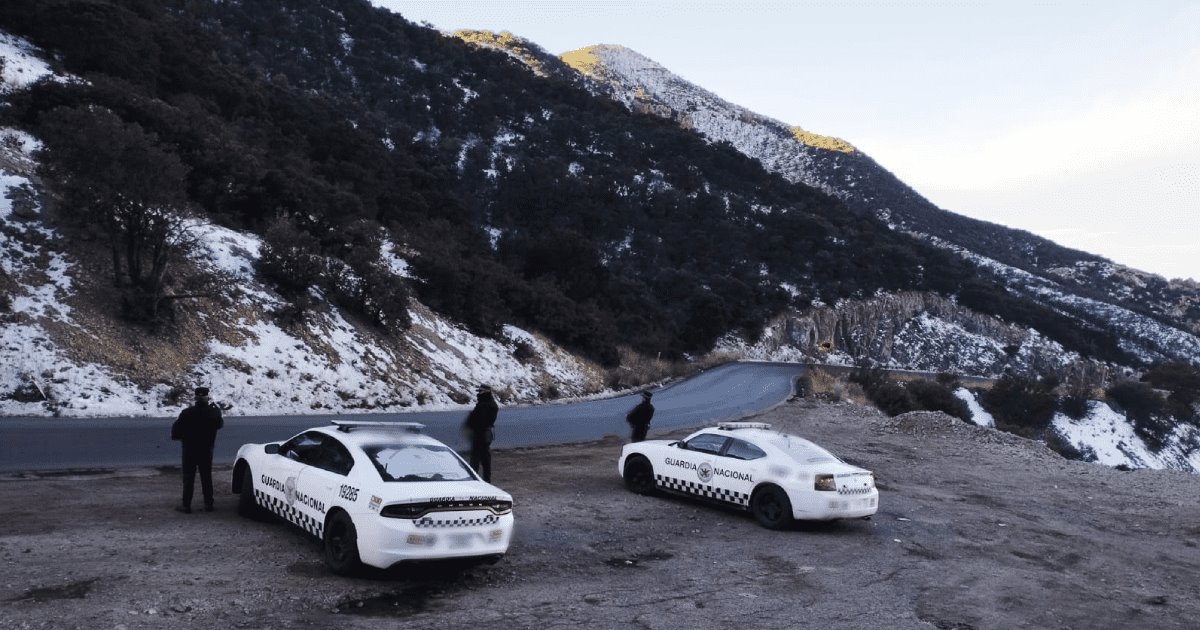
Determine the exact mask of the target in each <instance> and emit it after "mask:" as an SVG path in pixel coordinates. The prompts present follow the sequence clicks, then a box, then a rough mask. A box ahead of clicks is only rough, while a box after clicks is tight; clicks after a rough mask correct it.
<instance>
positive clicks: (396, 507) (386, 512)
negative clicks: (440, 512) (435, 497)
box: [379, 503, 429, 518]
mask: <svg viewBox="0 0 1200 630" xmlns="http://www.w3.org/2000/svg"><path fill="white" fill-rule="evenodd" d="M428 510H429V504H428V503H396V504H393V505H389V506H386V507H384V508H383V509H382V510H380V511H379V514H380V515H382V516H386V517H388V518H417V517H418V516H420V515H422V514H424V513H425V512H427V511H428Z"/></svg>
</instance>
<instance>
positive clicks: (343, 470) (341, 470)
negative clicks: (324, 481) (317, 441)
mask: <svg viewBox="0 0 1200 630" xmlns="http://www.w3.org/2000/svg"><path fill="white" fill-rule="evenodd" d="M321 438H322V444H321V449H320V454H319V455H318V457H317V459H316V461H315V462H314V463H313V466H316V467H317V468H321V469H323V470H328V471H329V472H331V473H335V474H338V475H346V474H349V472H350V469H351V468H353V467H354V457H353V456H352V455H350V451H349V450H348V449H347V448H346V446H345V445H344V444H342V443H341V442H339V441H337V440H336V439H334V438H331V437H329V436H327V435H323V436H321Z"/></svg>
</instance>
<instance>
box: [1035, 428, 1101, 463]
mask: <svg viewBox="0 0 1200 630" xmlns="http://www.w3.org/2000/svg"><path fill="white" fill-rule="evenodd" d="M1046 447H1047V448H1049V449H1050V450H1052V451H1054V452H1055V453H1058V454H1059V455H1062V456H1063V457H1065V458H1066V459H1073V460H1076V461H1081V462H1094V461H1096V459H1097V458H1096V451H1094V450H1092V448H1091V447H1090V446H1082V447H1077V446H1075V445H1074V444H1072V443H1071V442H1070V441H1068V440H1067V439H1066V438H1065V437H1063V436H1062V435H1060V434H1059V433H1058V431H1047V432H1046Z"/></svg>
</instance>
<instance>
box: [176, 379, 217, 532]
mask: <svg viewBox="0 0 1200 630" xmlns="http://www.w3.org/2000/svg"><path fill="white" fill-rule="evenodd" d="M223 426H225V419H224V418H222V417H221V408H220V407H218V406H217V405H216V404H215V403H213V402H212V400H211V399H209V397H208V388H207V387H197V388H196V404H194V405H192V406H191V407H188V408H187V409H184V410H183V411H181V412H180V413H179V419H177V420H176V421H175V423H174V424H172V425H171V439H172V440H178V441H179V442H180V443H182V445H183V503H182V504H181V505H178V506H176V507H175V509H176V510H178V511H180V512H183V513H184V514H191V513H192V493H193V491H194V489H195V487H196V471H197V470H199V471H200V489H201V491H202V492H203V493H204V511H205V512H211V511H213V485H212V459H213V444H214V443H215V442H216V440H217V431H219V430H220V429H221V427H223Z"/></svg>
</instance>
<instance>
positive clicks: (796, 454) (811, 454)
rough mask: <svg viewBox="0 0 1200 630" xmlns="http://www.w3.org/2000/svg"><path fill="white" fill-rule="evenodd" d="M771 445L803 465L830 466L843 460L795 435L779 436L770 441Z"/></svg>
mask: <svg viewBox="0 0 1200 630" xmlns="http://www.w3.org/2000/svg"><path fill="white" fill-rule="evenodd" d="M770 442H771V444H772V445H773V446H775V447H776V448H778V449H779V450H781V451H783V452H784V453H787V454H788V456H789V457H791V458H792V459H794V460H796V461H797V462H798V463H801V464H828V463H832V462H840V461H842V460H840V459H838V458H837V457H834V455H833V453H830V452H829V451H827V450H825V449H823V448H821V447H820V446H817V445H816V444H813V443H812V442H809V441H808V440H806V439H804V438H798V437H796V436H794V435H778V436H775V437H774V438H772V439H771V440H770Z"/></svg>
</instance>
